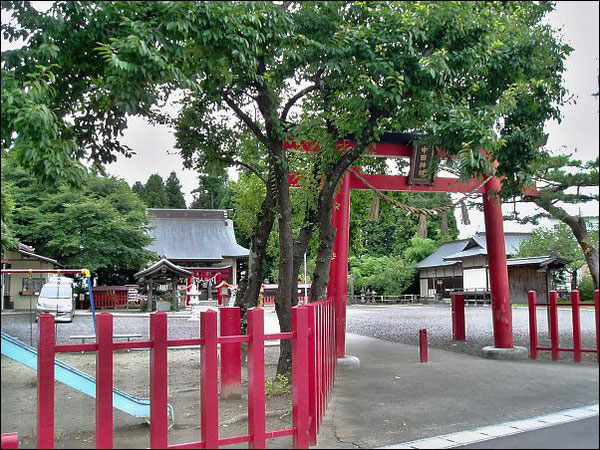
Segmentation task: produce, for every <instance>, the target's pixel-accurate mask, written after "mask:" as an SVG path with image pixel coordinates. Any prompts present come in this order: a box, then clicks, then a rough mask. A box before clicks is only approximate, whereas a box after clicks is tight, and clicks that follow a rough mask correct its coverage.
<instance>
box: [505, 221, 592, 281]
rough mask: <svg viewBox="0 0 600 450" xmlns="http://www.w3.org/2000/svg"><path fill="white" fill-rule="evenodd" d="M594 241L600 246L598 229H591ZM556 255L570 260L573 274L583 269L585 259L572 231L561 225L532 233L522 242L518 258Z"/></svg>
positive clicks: (538, 229)
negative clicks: (599, 243)
mask: <svg viewBox="0 0 600 450" xmlns="http://www.w3.org/2000/svg"><path fill="white" fill-rule="evenodd" d="M590 236H591V237H592V241H593V242H594V243H595V245H596V247H597V246H598V229H597V228H595V229H591V230H590ZM551 253H555V254H556V255H558V256H560V257H562V258H566V259H568V260H569V261H570V262H569V265H568V267H569V270H570V271H571V272H572V271H574V270H577V269H579V268H581V267H582V266H583V265H584V264H585V263H586V261H585V257H584V255H583V252H582V250H581V247H580V246H579V244H578V243H577V240H576V239H575V236H574V235H573V232H572V231H571V229H570V228H569V227H568V226H567V225H565V224H563V223H560V224H558V225H557V226H556V228H555V229H550V228H545V227H539V228H535V229H534V230H533V231H532V234H531V237H530V238H529V239H526V240H524V241H522V242H521V245H520V246H519V249H518V252H517V255H516V256H519V257H528V256H542V255H549V254H551Z"/></svg>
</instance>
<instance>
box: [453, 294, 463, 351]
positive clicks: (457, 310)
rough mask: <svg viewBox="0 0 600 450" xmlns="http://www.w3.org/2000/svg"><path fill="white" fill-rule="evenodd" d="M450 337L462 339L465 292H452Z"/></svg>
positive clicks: (457, 339)
mask: <svg viewBox="0 0 600 450" xmlns="http://www.w3.org/2000/svg"><path fill="white" fill-rule="evenodd" d="M451 304H452V339H453V340H455V341H464V340H465V337H466V332H465V294H452V295H451Z"/></svg>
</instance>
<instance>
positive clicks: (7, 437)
mask: <svg viewBox="0 0 600 450" xmlns="http://www.w3.org/2000/svg"><path fill="white" fill-rule="evenodd" d="M0 442H1V443H2V445H0V448H19V435H18V434H17V433H2V440H1V441H0Z"/></svg>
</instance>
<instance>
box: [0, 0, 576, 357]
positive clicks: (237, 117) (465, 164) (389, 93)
mask: <svg viewBox="0 0 600 450" xmlns="http://www.w3.org/2000/svg"><path fill="white" fill-rule="evenodd" d="M2 8H3V9H6V10H8V11H10V12H11V13H12V14H13V17H14V20H13V21H12V22H11V23H6V24H3V25H2V32H3V35H4V37H5V38H7V39H9V40H13V39H18V38H26V39H27V44H26V45H25V46H24V47H23V48H21V49H19V50H15V51H6V52H3V53H2V111H3V114H2V135H1V137H2V147H3V148H7V149H10V151H12V152H14V153H15V155H16V156H17V157H18V158H19V159H20V161H21V162H22V164H23V165H25V166H26V167H28V168H30V169H31V170H32V171H33V172H34V173H36V174H38V175H39V176H42V177H45V178H49V179H52V178H53V177H54V178H55V177H56V176H58V175H68V176H69V177H70V178H74V177H75V175H76V174H77V173H78V171H77V165H76V164H75V163H73V162H72V161H73V158H81V157H88V158H91V159H92V160H94V161H98V162H110V161H113V160H114V159H115V158H116V154H117V153H119V152H120V153H124V154H128V153H129V149H128V148H127V147H125V146H124V145H122V144H121V143H120V142H119V139H118V138H119V135H120V134H121V133H122V131H123V129H124V128H125V127H126V119H127V116H128V115H144V116H146V117H148V118H150V119H151V120H155V121H161V122H170V118H168V117H165V116H164V115H163V114H161V111H162V110H161V106H163V105H164V104H165V102H167V101H168V100H169V98H170V97H172V94H174V93H177V94H178V96H177V98H178V99H179V105H180V107H181V109H180V113H179V114H178V116H177V117H176V118H174V124H175V126H176V128H177V130H178V133H177V137H178V143H177V145H178V148H179V149H180V151H181V153H182V155H183V156H184V158H186V160H187V162H186V164H187V165H189V166H190V167H195V168H198V169H200V168H204V170H202V171H203V172H204V173H212V171H211V170H210V169H209V168H208V166H213V167H214V166H216V165H238V166H245V167H248V168H249V170H252V171H254V172H256V173H257V174H261V176H262V178H263V179H264V181H265V182H266V192H265V199H264V201H263V205H262V208H261V213H260V220H258V221H257V225H258V227H257V228H256V229H255V232H254V234H253V239H252V244H251V253H250V261H251V263H250V266H251V270H250V271H249V275H250V277H249V279H248V285H247V286H248V288H247V289H248V291H247V292H248V294H247V295H245V296H244V298H246V300H249V301H251V300H252V298H256V296H257V294H258V286H259V284H257V283H259V282H260V280H259V279H258V277H259V275H258V274H259V273H260V270H259V269H260V264H261V260H262V259H261V258H262V256H264V251H265V248H266V245H267V239H268V235H269V231H270V228H271V226H272V224H273V221H274V220H275V217H274V212H273V209H274V208H276V212H277V220H278V225H279V227H278V228H279V235H278V239H279V253H280V258H279V267H278V274H279V289H278V292H277V301H276V308H277V313H278V316H279V320H280V325H281V329H282V330H284V331H285V330H288V329H289V326H290V321H289V316H290V307H291V304H292V295H293V292H294V290H295V289H294V287H295V280H296V279H297V277H295V275H294V274H295V273H297V270H298V268H299V263H298V262H299V255H302V254H303V253H304V249H305V247H306V246H307V245H308V242H309V241H310V240H311V237H312V235H313V232H317V233H318V236H319V249H318V256H317V261H316V265H315V271H314V273H313V289H312V291H311V292H312V295H313V297H315V298H318V297H319V296H321V295H324V293H325V287H326V284H327V281H328V271H329V264H330V260H331V254H332V245H333V239H334V236H335V230H334V229H333V228H332V227H331V223H330V220H329V217H330V213H331V210H332V208H333V204H332V203H333V195H334V191H335V188H336V185H337V184H338V181H339V179H340V178H341V176H342V175H343V173H344V172H345V171H346V169H347V168H349V167H350V166H351V165H353V164H356V163H357V160H359V158H360V157H361V156H362V155H364V154H365V153H366V151H367V150H368V148H369V144H370V143H372V142H374V141H376V140H377V138H378V136H379V135H380V133H381V132H383V131H397V132H406V131H416V132H420V133H425V134H426V135H427V136H428V138H427V141H428V142H429V143H430V144H432V145H436V146H442V147H443V148H444V149H445V150H446V152H447V155H449V156H453V157H457V158H458V159H457V164H458V165H459V167H460V169H461V173H462V174H463V176H465V177H470V176H472V175H488V174H489V173H490V172H492V171H495V173H496V174H497V175H501V176H504V177H505V180H506V181H505V183H504V189H505V190H507V191H512V192H520V189H521V185H522V183H523V182H524V181H527V180H528V178H529V175H530V173H531V170H530V164H531V162H532V161H533V160H534V159H535V157H536V153H537V151H538V147H539V144H540V142H541V138H542V132H543V124H544V122H545V121H546V120H548V119H551V118H558V117H559V109H558V107H559V105H560V104H561V102H562V101H563V97H564V94H565V92H564V89H563V87H562V84H561V83H562V72H563V71H564V58H565V56H566V55H567V54H568V52H569V50H570V49H569V48H568V47H567V46H566V45H564V44H563V43H562V42H561V41H560V39H559V38H557V37H556V36H555V34H554V32H553V30H552V29H551V28H550V27H549V26H548V25H545V24H544V23H543V22H542V19H543V18H544V16H545V14H546V13H547V12H548V11H550V10H551V8H552V4H551V3H547V2H388V1H385V2H383V1H381V2H379V1H374V2H345V1H343V2H148V1H141V2H86V3H83V2H55V3H54V4H53V6H52V7H51V8H50V9H49V10H48V12H47V13H39V12H37V11H36V10H35V9H33V8H32V7H31V6H30V4H29V3H28V2H3V3H2ZM5 111H6V114H5ZM248 134H250V135H252V136H253V138H254V140H255V141H257V142H258V143H259V144H260V149H259V150H258V151H259V152H262V154H263V157H262V161H263V162H264V165H266V171H261V170H260V168H258V170H257V168H256V167H255V164H256V161H255V160H249V159H247V158H246V156H247V155H246V153H245V152H241V151H240V149H241V148H244V146H243V145H242V144H243V141H244V140H247V139H246V137H247V135H248ZM350 135H352V136H353V138H354V140H355V141H356V145H355V146H354V147H353V148H351V149H349V150H348V151H345V152H339V151H336V143H337V141H338V139H340V137H348V136H350ZM291 139H298V140H300V139H304V140H306V141H308V142H310V141H316V142H318V143H319V147H318V152H317V153H315V154H313V155H312V156H311V157H310V158H303V157H290V156H289V155H288V153H287V152H286V150H285V149H284V145H283V144H284V142H285V141H286V140H291ZM483 149H485V150H486V152H483V151H482V150H483ZM491 159H495V160H497V161H498V166H497V167H496V168H495V169H494V167H493V165H492V161H491ZM253 163H254V164H253ZM290 170H295V171H299V172H302V173H303V174H304V175H305V180H306V183H305V189H306V190H307V191H308V192H309V194H310V195H308V194H307V195H306V198H307V202H306V204H305V213H304V217H305V224H304V226H302V227H301V229H300V231H299V234H298V236H297V237H296V239H294V236H293V234H292V229H293V219H292V211H291V209H292V203H291V200H290V189H289V185H288V175H289V172H290ZM255 262H256V264H255ZM285 345H287V344H285V343H284V344H283V346H284V347H285ZM283 350H285V349H283ZM282 354H283V358H284V360H287V361H288V362H289V358H288V357H289V352H288V351H287V350H286V351H284V352H282Z"/></svg>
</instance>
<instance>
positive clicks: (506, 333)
mask: <svg viewBox="0 0 600 450" xmlns="http://www.w3.org/2000/svg"><path fill="white" fill-rule="evenodd" d="M500 188H501V185H500V180H499V179H498V178H497V177H492V179H491V180H490V181H488V182H487V183H486V184H485V187H484V194H483V214H484V219H485V231H486V232H485V240H486V244H487V253H488V265H489V271H490V288H491V296H492V322H493V327H494V347H496V348H512V347H513V332H512V313H511V309H510V288H509V283H508V268H507V265H506V242H505V239H504V224H503V218H502V203H501V201H500V198H499V197H498V195H495V194H494V192H498V191H500ZM490 196H491V198H490Z"/></svg>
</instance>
